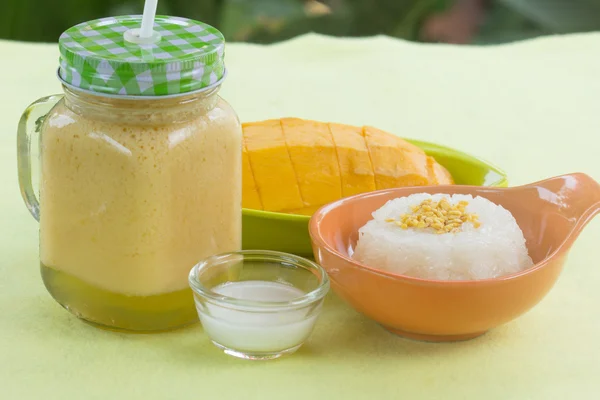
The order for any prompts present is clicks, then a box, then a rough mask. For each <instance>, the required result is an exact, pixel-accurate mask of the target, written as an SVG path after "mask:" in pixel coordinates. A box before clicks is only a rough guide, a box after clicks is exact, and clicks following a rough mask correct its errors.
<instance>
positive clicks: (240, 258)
mask: <svg viewBox="0 0 600 400" xmlns="http://www.w3.org/2000/svg"><path fill="white" fill-rule="evenodd" d="M189 283H190V287H191V288H192V290H193V292H194V301H195V303H196V309H197V310H198V316H199V317H200V322H201V323H202V326H203V327H204V331H205V332H206V333H207V334H208V336H209V337H210V339H211V341H212V342H213V343H214V344H215V346H217V347H218V348H220V349H221V350H223V351H224V352H225V353H226V354H229V355H231V356H235V357H239V358H244V359H250V360H267V359H273V358H278V357H281V356H282V355H284V354H289V353H293V352H294V351H296V350H298V348H300V346H302V344H303V343H304V341H305V340H306V339H307V338H308V336H309V335H310V334H311V332H312V330H313V327H314V324H315V322H316V320H317V318H318V316H319V313H320V311H321V306H322V304H323V298H324V297H325V295H326V294H327V292H328V291H329V278H328V277H327V273H326V272H325V270H324V269H323V268H322V267H321V266H319V265H318V264H316V263H314V262H312V261H309V260H307V259H305V258H302V257H298V256H295V255H292V254H286V253H279V252H274V251H262V250H247V251H239V252H233V253H227V254H221V255H216V256H213V257H210V258H208V259H206V260H204V261H202V262H200V263H198V264H197V265H196V266H194V268H192V270H191V271H190V275H189Z"/></svg>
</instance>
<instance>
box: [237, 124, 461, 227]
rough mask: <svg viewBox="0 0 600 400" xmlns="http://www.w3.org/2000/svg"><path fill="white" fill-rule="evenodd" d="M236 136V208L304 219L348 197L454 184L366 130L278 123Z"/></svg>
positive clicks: (394, 142) (406, 147)
mask: <svg viewBox="0 0 600 400" xmlns="http://www.w3.org/2000/svg"><path fill="white" fill-rule="evenodd" d="M242 129H243V134H244V148H243V153H242V167H243V171H242V179H243V182H242V187H243V204H242V205H243V207H244V208H250V209H257V210H266V211H275V212H284V213H290V214H302V215H311V214H312V213H314V212H315V211H316V210H317V209H318V208H319V207H321V206H323V205H324V204H327V203H329V202H331V201H335V200H338V199H340V198H342V197H347V196H351V195H354V194H359V193H364V192H370V191H373V190H377V189H386V188H393V187H403V186H425V185H445V184H453V183H454V182H453V179H452V176H451V175H450V174H449V173H448V171H447V170H446V169H445V168H444V167H443V166H441V165H440V164H439V163H437V162H436V161H435V159H434V158H433V157H430V156H427V155H426V154H425V152H423V150H421V149H420V148H419V147H417V146H415V145H413V144H410V143H408V142H407V141H405V140H403V139H401V138H399V137H397V136H395V135H393V134H391V133H388V132H385V131H382V130H380V129H377V128H373V127H370V126H366V127H362V128H361V127H355V126H350V125H343V124H335V123H324V122H317V121H310V120H303V119H298V118H282V119H275V120H266V121H260V122H252V123H244V124H242Z"/></svg>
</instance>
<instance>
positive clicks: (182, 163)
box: [40, 90, 242, 330]
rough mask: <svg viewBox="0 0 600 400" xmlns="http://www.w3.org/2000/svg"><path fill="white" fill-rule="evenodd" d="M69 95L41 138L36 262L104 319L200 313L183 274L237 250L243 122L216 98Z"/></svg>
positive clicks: (73, 305) (130, 324)
mask: <svg viewBox="0 0 600 400" xmlns="http://www.w3.org/2000/svg"><path fill="white" fill-rule="evenodd" d="M99 99H100V98H96V97H95V96H90V95H81V94H78V93H74V92H69V91H68V90H67V91H66V98H65V100H64V101H61V102H60V103H59V104H58V105H57V106H56V107H55V108H54V109H53V110H52V112H51V113H50V114H49V115H48V116H47V118H46V120H45V122H44V126H43V134H42V135H41V149H42V154H43V159H42V174H41V177H42V179H41V188H40V205H41V209H40V215H41V218H40V235H41V248H40V258H41V268H42V276H43V279H44V283H45V285H46V287H47V288H48V290H49V291H50V293H51V294H52V295H53V297H54V298H55V299H56V300H57V301H58V302H59V303H60V304H61V305H63V306H64V307H65V308H67V309H69V310H70V311H71V312H73V313H75V314H76V315H78V316H80V317H81V318H83V319H85V320H88V321H91V322H94V323H96V324H100V325H106V326H110V327H117V328H122V329H133V330H155V329H163V328H168V327H173V326H178V325H183V324H186V323H189V322H191V321H194V320H196V319H197V316H196V311H195V309H194V305H193V301H192V296H191V292H190V291H189V289H188V283H187V275H188V273H189V271H190V269H191V268H192V267H193V266H194V265H195V264H196V263H197V262H198V261H199V260H201V259H203V258H205V257H208V256H211V255H214V254H217V253H222V252H229V251H235V250H239V249H240V248H241V153H242V152H241V148H242V135H241V127H240V124H239V121H238V119H237V117H236V116H235V114H234V112H233V110H232V109H231V108H230V106H229V105H228V104H227V103H225V102H224V101H223V100H222V99H220V98H219V97H218V96H217V95H216V94H208V95H201V96H200V97H197V96H196V97H194V96H188V97H184V98H183V99H177V98H175V99H170V100H146V101H139V100H136V101H131V100H121V99H110V98H101V100H99Z"/></svg>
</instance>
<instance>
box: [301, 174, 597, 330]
mask: <svg viewBox="0 0 600 400" xmlns="http://www.w3.org/2000/svg"><path fill="white" fill-rule="evenodd" d="M414 193H430V194H434V193H447V194H471V195H473V196H477V195H479V196H482V197H485V198H487V199H489V200H491V201H492V202H494V203H496V204H499V205H502V206H503V207H504V208H506V209H507V210H509V211H510V212H511V213H512V214H513V216H514V217H515V219H516V221H517V223H518V224H519V226H520V227H521V230H522V231H523V234H524V236H525V239H526V241H527V248H528V251H529V255H530V256H531V258H532V259H533V261H534V263H535V265H534V266H533V267H531V268H529V269H527V270H525V271H522V272H520V273H516V274H512V275H507V276H503V277H498V278H494V279H484V280H473V281H440V280H428V279H419V278H413V277H408V276H402V275H398V274H394V273H391V272H388V271H384V270H380V269H378V268H377V265H362V264H360V263H359V262H357V261H355V260H353V259H352V253H353V249H354V247H355V245H356V242H357V239H358V229H359V228H360V227H362V226H363V225H364V224H365V223H366V222H367V221H369V220H370V219H371V213H372V212H373V211H375V210H377V209H378V208H380V207H381V206H383V205H384V204H385V203H386V202H387V201H388V200H392V199H394V198H397V197H404V196H408V195H411V194H414ZM598 212H600V185H598V183H597V182H596V181H594V180H593V179H592V178H590V177H589V176H587V175H584V174H571V175H564V176H560V177H556V178H551V179H548V180H545V181H541V182H537V183H534V184H531V185H526V186H520V187H513V188H489V187H480V186H436V187H410V188H397V189H386V190H380V191H377V192H371V193H365V194H360V195H356V196H353V197H348V198H345V199H342V200H339V201H336V202H334V203H331V204H328V205H326V206H324V207H322V208H321V209H320V210H318V211H317V212H316V213H315V214H314V215H313V217H312V218H311V221H310V226H309V232H310V236H311V241H312V246H313V251H314V255H315V259H316V260H317V261H318V262H319V263H320V264H321V265H322V266H323V267H324V268H325V270H326V271H327V273H328V274H329V277H330V282H331V287H332V289H333V290H334V292H336V293H337V294H338V295H339V296H340V297H341V298H343V299H344V300H345V301H346V302H348V303H349V304H350V305H351V306H352V307H353V308H355V309H356V310H357V311H359V312H361V313H362V314H364V315H366V316H367V317H369V318H371V319H373V320H374V321H376V322H378V323H380V324H381V325H383V326H384V327H385V328H386V329H388V330H390V331H392V332H394V333H397V334H399V335H402V336H406V337H409V338H413V339H420V340H429V341H453V340H464V339H470V338H474V337H477V336H479V335H481V334H483V333H485V332H486V331H488V330H489V329H491V328H494V327H496V326H499V325H501V324H504V323H506V322H509V321H511V320H513V319H515V318H517V317H518V316H520V315H521V314H523V313H525V312H526V311H528V310H529V309H531V308H532V307H533V306H535V305H536V304H537V303H538V302H539V301H540V300H542V298H543V297H544V296H545V295H546V294H547V293H548V291H549V290H550V289H551V288H552V286H553V285H554V283H555V282H556V280H557V278H558V276H559V274H560V272H561V270H562V268H563V264H564V262H565V259H566V256H567V253H568V251H569V249H570V247H571V245H572V244H573V241H574V240H575V238H576V237H577V235H578V234H579V233H580V232H581V230H582V229H583V227H584V226H585V225H586V224H587V223H588V222H589V221H590V220H591V219H592V218H593V217H594V216H595V215H596V214H598Z"/></svg>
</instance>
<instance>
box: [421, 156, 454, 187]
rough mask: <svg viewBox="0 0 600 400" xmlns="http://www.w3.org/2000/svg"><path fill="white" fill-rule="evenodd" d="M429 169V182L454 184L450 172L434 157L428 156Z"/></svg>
mask: <svg viewBox="0 0 600 400" xmlns="http://www.w3.org/2000/svg"><path fill="white" fill-rule="evenodd" d="M427 171H428V175H429V182H430V184H432V185H452V184H454V179H452V175H450V172H448V170H447V169H446V168H444V167H443V166H441V165H440V164H438V163H437V161H435V159H434V158H433V157H427Z"/></svg>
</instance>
